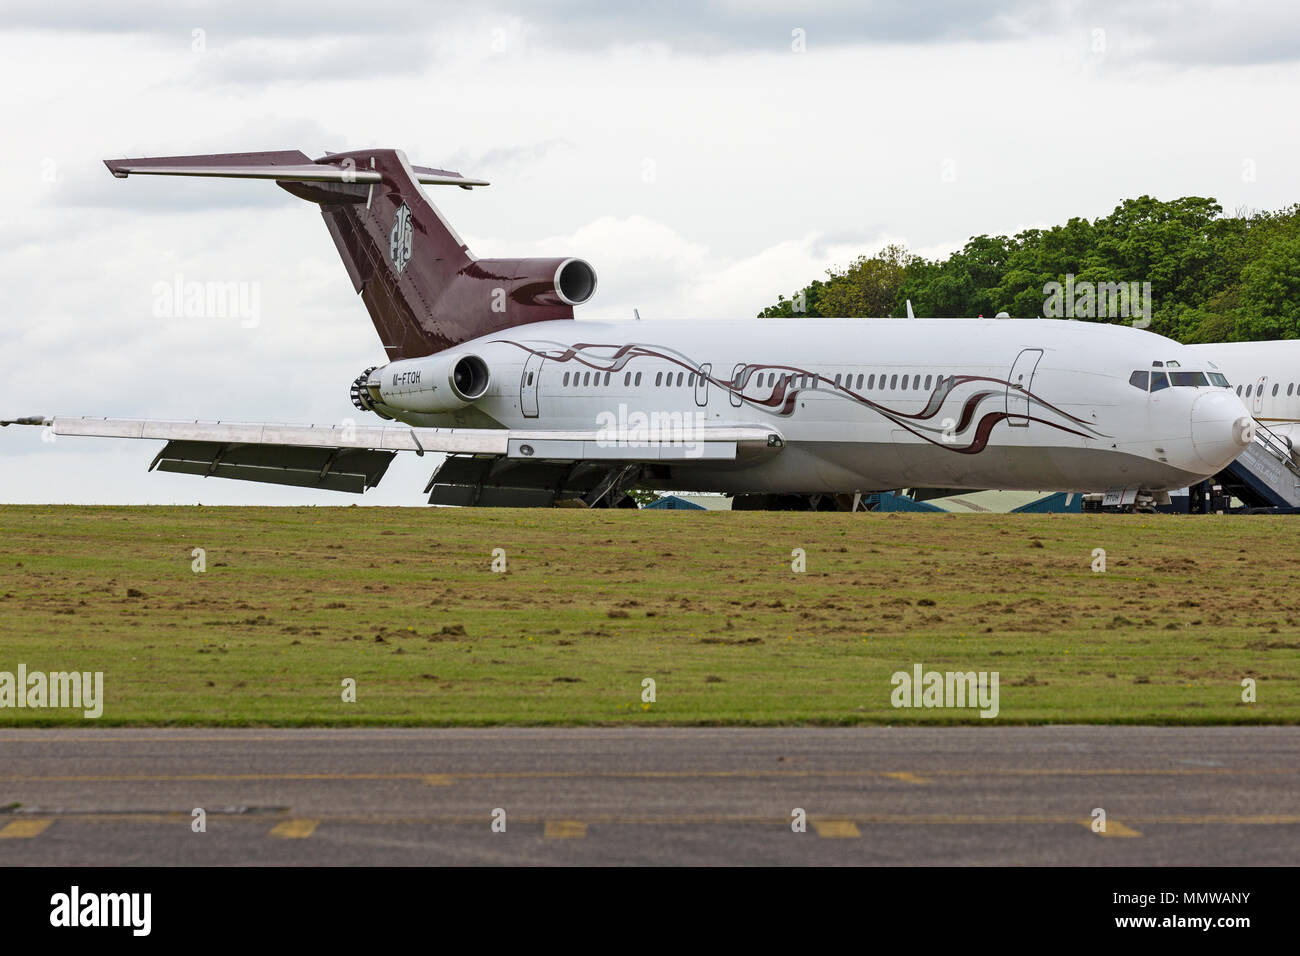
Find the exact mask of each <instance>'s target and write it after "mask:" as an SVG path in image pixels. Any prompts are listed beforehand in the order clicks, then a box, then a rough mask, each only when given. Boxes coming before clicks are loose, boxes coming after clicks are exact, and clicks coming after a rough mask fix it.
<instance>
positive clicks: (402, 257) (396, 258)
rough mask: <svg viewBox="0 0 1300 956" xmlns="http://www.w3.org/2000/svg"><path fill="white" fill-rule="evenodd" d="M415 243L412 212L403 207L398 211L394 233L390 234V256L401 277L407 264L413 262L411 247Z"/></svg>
mask: <svg viewBox="0 0 1300 956" xmlns="http://www.w3.org/2000/svg"><path fill="white" fill-rule="evenodd" d="M414 243H415V230H414V229H412V228H411V210H410V208H409V207H408V206H407V205H406V203H402V205H401V206H400V207H399V208H398V210H397V218H396V220H395V221H394V222H393V231H392V232H390V233H389V234H388V256H389V258H390V259H392V260H393V268H394V269H396V270H397V274H398V275H401V274H402V270H403V269H405V268H406V265H407V263H409V262H410V261H411V247H412V246H413V245H414Z"/></svg>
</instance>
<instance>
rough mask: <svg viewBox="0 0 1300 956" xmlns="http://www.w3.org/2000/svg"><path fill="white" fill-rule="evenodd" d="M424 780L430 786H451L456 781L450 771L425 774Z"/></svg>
mask: <svg viewBox="0 0 1300 956" xmlns="http://www.w3.org/2000/svg"><path fill="white" fill-rule="evenodd" d="M424 782H425V783H426V784H427V785H428V786H430V787H450V786H451V785H452V784H453V783H455V782H456V781H455V780H454V779H453V778H452V776H451V774H449V773H429V774H425V776H424Z"/></svg>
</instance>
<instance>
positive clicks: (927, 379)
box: [925, 375, 930, 392]
mask: <svg viewBox="0 0 1300 956" xmlns="http://www.w3.org/2000/svg"><path fill="white" fill-rule="evenodd" d="M925 390H926V391H927V392H928V391H929V390H930V376H929V375H927V376H926V377H925Z"/></svg>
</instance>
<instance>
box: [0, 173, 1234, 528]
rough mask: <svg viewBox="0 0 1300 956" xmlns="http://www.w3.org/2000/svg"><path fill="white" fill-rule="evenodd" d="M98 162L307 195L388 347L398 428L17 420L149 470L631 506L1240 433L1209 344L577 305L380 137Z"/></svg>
mask: <svg viewBox="0 0 1300 956" xmlns="http://www.w3.org/2000/svg"><path fill="white" fill-rule="evenodd" d="M106 165H107V166H108V168H109V170H110V171H111V172H112V173H113V175H115V176H118V177H120V178H124V177H126V176H128V175H137V174H151V175H180V176H224V177H242V178H255V179H270V180H274V181H275V182H277V183H278V184H279V185H280V186H281V187H283V188H284V189H286V190H288V191H289V192H291V193H293V194H294V195H295V196H298V197H300V198H303V199H306V200H309V201H312V202H315V203H317V204H318V205H319V206H320V210H321V213H322V215H323V217H324V219H325V224H326V226H327V227H328V229H329V231H330V234H331V235H332V236H333V238H334V241H335V243H336V245H337V247H338V250H339V253H340V255H341V256H342V258H343V261H344V265H345V266H346V267H347V271H348V275H349V277H350V278H351V279H352V282H353V285H354V287H355V288H356V290H357V292H358V293H359V294H360V295H361V298H362V301H363V302H364V303H365V306H366V308H367V310H368V311H369V313H370V316H371V318H372V320H373V322H374V324H375V328H376V329H377V330H378V332H379V335H380V338H381V340H382V342H383V345H384V348H385V350H386V351H387V353H388V358H389V360H390V361H389V362H388V364H386V365H383V366H381V367H377V368H371V369H368V370H366V371H365V372H363V373H362V374H361V376H359V377H358V378H357V380H356V381H355V382H354V383H353V386H352V398H353V402H354V404H356V406H357V407H358V408H359V409H361V410H363V411H365V412H370V413H374V414H375V415H376V416H378V417H379V418H381V419H384V420H386V421H389V422H393V423H401V424H389V425H364V424H358V423H356V422H352V421H347V422H344V423H342V424H339V425H313V426H285V425H271V424H232V423H224V422H209V423H203V422H170V421H154V420H129V419H113V418H107V419H102V418H65V417H53V418H47V417H43V416H38V417H34V418H27V419H15V420H11V421H13V422H15V423H23V424H35V425H44V426H46V427H49V428H52V429H53V431H54V432H55V433H56V434H58V435H87V436H101V437H114V438H137V439H140V438H143V439H156V440H165V441H166V442H167V445H166V446H165V447H164V448H163V449H162V451H161V452H159V454H158V456H157V457H156V458H155V459H154V465H153V467H157V468H159V469H161V470H166V471H177V472H185V473H190V474H201V475H216V476H221V477H228V478H241V479H249V480H255V481H269V482H274V483H280V484H291V485H300V486H306V487H319V488H328V489H334V490H342V491H352V492H363V491H365V490H366V489H367V488H369V487H373V486H374V485H375V484H376V483H377V482H378V481H379V479H380V478H381V477H382V476H383V474H384V471H385V470H386V468H387V467H388V464H389V463H390V462H391V460H392V458H393V457H394V456H395V455H396V453H397V452H398V451H414V452H416V453H417V454H421V455H422V454H424V453H425V452H445V453H448V458H447V459H446V460H445V462H444V463H443V464H442V465H441V466H440V467H439V469H438V471H437V472H436V473H435V475H434V477H433V478H432V479H431V480H430V482H429V487H427V488H426V489H425V490H426V491H427V492H430V493H431V498H430V500H431V501H432V502H434V503H444V504H532V503H539V504H540V503H548V502H553V501H555V500H560V499H570V498H575V499H582V500H583V501H585V503H586V504H588V505H592V506H595V505H611V506H612V505H626V504H628V503H629V502H630V500H629V499H628V498H627V496H626V494H625V489H627V488H629V487H632V486H635V485H641V486H646V487H657V488H671V489H675V490H690V491H718V492H725V493H729V494H753V495H764V496H771V497H769V498H767V499H760V500H765V501H769V502H775V501H777V500H779V496H782V495H790V496H804V495H823V494H831V493H847V492H870V491H880V490H891V489H897V488H903V487H927V488H951V489H970V488H1003V489H1025V490H1034V491H1078V492H1097V491H1107V490H1114V489H1118V488H1124V489H1135V490H1139V491H1141V492H1146V493H1152V494H1158V493H1161V492H1165V491H1168V490H1169V489H1174V488H1182V487H1186V486H1188V485H1189V484H1194V483H1195V482H1197V481H1200V480H1202V479H1204V478H1206V477H1208V476H1211V475H1213V474H1215V473H1216V472H1218V471H1219V470H1220V469H1221V468H1223V467H1224V466H1225V465H1227V464H1228V463H1229V462H1231V461H1232V460H1233V459H1235V458H1236V457H1237V456H1238V455H1239V454H1240V453H1241V451H1242V450H1243V448H1244V447H1245V446H1246V445H1247V444H1249V442H1250V440H1251V437H1250V436H1251V427H1252V419H1251V416H1250V413H1249V411H1248V410H1247V409H1246V407H1245V406H1244V405H1243V404H1242V400H1241V399H1240V398H1239V397H1238V396H1237V395H1236V393H1235V392H1234V391H1233V390H1232V389H1231V388H1230V387H1229V385H1228V381H1227V379H1225V378H1224V376H1223V375H1222V374H1220V373H1219V372H1218V371H1217V370H1215V369H1214V368H1213V367H1212V366H1211V364H1210V361H1209V356H1208V355H1207V354H1205V353H1203V352H1200V351H1197V350H1193V349H1189V348H1188V347H1186V346H1183V345H1180V344H1178V343H1176V342H1173V341H1171V340H1169V339H1166V338H1163V337H1161V336H1158V335H1153V334H1151V333H1148V332H1144V331H1139V330H1136V329H1133V328H1129V327H1122V326H1112V325H1098V324H1092V323H1085V322H1068V321H1050V320H1045V319H1034V320H1012V319H988V320H984V319H966V320H948V319H798V320H789V319H749V320H744V321H726V322H716V321H711V322H685V321H658V322H654V321H644V322H643V321H639V320H634V321H620V322H608V321H606V322H587V321H575V320H574V318H573V307H574V306H576V305H582V304H583V303H586V302H587V301H589V300H590V299H591V297H592V295H593V293H594V292H595V289H596V275H595V272H594V271H593V270H592V268H591V266H590V265H588V264H587V263H586V262H584V261H583V260H581V259H573V258H560V259H516V260H495V259H478V258H476V257H474V256H473V255H472V254H471V253H470V252H469V250H468V249H467V248H466V246H465V244H464V243H463V242H462V241H461V239H460V237H459V236H457V235H456V233H455V231H454V230H453V229H452V228H451V226H450V225H448V223H447V222H446V220H444V219H443V218H442V215H441V214H440V213H439V212H438V210H437V209H436V208H435V207H434V206H433V205H432V203H430V202H429V200H428V198H427V197H426V195H425V194H424V191H423V190H422V189H421V188H420V186H421V184H422V183H423V184H435V185H457V186H462V187H465V188H469V187H472V186H478V185H486V183H483V182H482V181H479V180H472V179H467V178H465V177H462V176H460V174H458V173H453V172H449V171H446V170H438V169H430V168H427V167H419V166H412V165H411V164H410V163H409V162H408V161H407V158H406V156H405V155H404V154H403V153H402V152H400V151H398V150H391V149H373V150H357V151H353V152H348V153H336V154H329V155H326V156H324V157H322V158H320V159H317V160H311V159H309V158H308V157H307V156H306V155H305V154H303V153H301V152H297V151H287V152H273V153H242V154H219V155H206V156H181V157H157V158H148V159H134V160H125V159H124V160H111V161H108V162H107V163H106ZM1174 368H1176V369H1178V370H1179V371H1178V373H1176V374H1175V376H1174V378H1173V379H1170V378H1169V370H1170V369H1174ZM1165 385H1168V386H1170V387H1168V388H1166V387H1164V386H1165ZM8 423H9V422H6V424H8Z"/></svg>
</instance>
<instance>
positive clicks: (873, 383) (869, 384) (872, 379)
mask: <svg viewBox="0 0 1300 956" xmlns="http://www.w3.org/2000/svg"><path fill="white" fill-rule="evenodd" d="M875 387H876V376H874V375H872V376H870V377H868V378H867V390H868V391H870V390H871V389H873V388H875Z"/></svg>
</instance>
